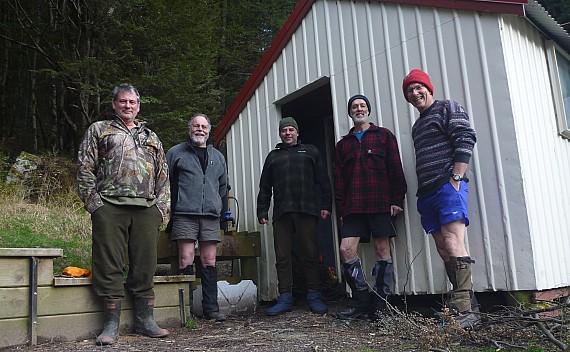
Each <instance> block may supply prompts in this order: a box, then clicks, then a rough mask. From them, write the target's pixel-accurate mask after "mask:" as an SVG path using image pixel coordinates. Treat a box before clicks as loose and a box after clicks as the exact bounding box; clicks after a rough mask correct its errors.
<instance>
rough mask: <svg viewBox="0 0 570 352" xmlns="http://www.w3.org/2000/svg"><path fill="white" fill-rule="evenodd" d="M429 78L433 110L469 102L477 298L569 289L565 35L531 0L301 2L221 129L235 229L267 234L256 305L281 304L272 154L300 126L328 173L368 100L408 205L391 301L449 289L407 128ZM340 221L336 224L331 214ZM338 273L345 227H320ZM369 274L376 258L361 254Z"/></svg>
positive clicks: (569, 59) (569, 71) (568, 47)
mask: <svg viewBox="0 0 570 352" xmlns="http://www.w3.org/2000/svg"><path fill="white" fill-rule="evenodd" d="M412 68H421V69H423V70H425V71H427V72H428V73H429V74H430V76H431V78H432V82H433V84H434V87H435V98H436V99H444V98H448V99H453V100H456V101H458V102H460V103H461V104H462V105H463V106H464V107H465V108H466V110H467V111H468V113H469V115H470V116H471V119H472V123H473V126H474V127H475V129H476V130H477V133H478V143H477V146H476V150H475V153H474V157H473V159H472V162H471V167H470V171H469V176H470V179H471V183H470V185H471V187H470V188H471V197H470V199H469V201H470V204H469V206H470V218H471V225H470V226H469V227H468V236H467V241H468V247H469V250H470V253H471V256H472V257H473V258H474V259H475V260H476V261H477V263H476V264H475V266H474V278H473V279H474V285H475V290H476V291H502V290H509V291H514V290H543V289H550V288H556V287H564V286H569V282H570V255H568V254H570V236H569V230H568V229H569V228H570V215H568V214H570V187H568V185H567V184H566V182H567V180H566V179H565V176H566V175H569V174H570V140H569V139H568V138H569V137H570V36H569V35H568V33H566V32H565V31H564V30H563V28H562V27H561V26H560V25H558V24H557V23H556V21H555V20H554V19H553V18H552V17H550V16H549V15H548V13H547V12H546V11H545V10H544V9H543V8H542V6H541V5H540V4H539V2H537V1H534V0H530V1H528V3H527V1H524V0H502V1H490V0H488V1H486V0H477V1H468V0H453V1H452V0H438V1H420V0H399V1H398V0H390V1H329V0H301V1H300V2H299V4H298V5H297V6H296V8H295V10H294V12H293V13H292V15H291V16H290V18H289V19H288V21H287V22H286V24H285V26H284V27H283V28H282V30H281V31H280V33H279V34H278V36H277V38H276V40H275V41H274V43H273V44H272V46H271V47H270V48H269V50H268V51H267V53H266V54H265V56H264V57H263V59H262V61H261V63H260V64H259V66H258V67H257V68H256V69H255V71H254V72H253V75H252V76H251V78H250V79H249V80H248V82H247V84H246V86H245V87H244V88H243V90H242V91H241V94H240V95H239V96H238V98H237V99H236V101H235V102H234V104H233V105H232V106H231V109H230V110H229V111H228V113H227V115H226V116H225V117H224V119H223V120H222V122H221V123H220V125H219V126H218V127H217V129H216V132H215V141H216V143H217V144H220V143H225V144H226V146H227V158H228V165H229V177H230V183H231V185H232V191H231V193H232V195H233V196H235V197H236V198H237V199H239V204H240V209H239V212H240V218H239V224H238V227H239V230H240V231H241V230H244V231H245V230H247V231H261V233H262V247H263V253H264V255H263V257H262V258H261V260H260V268H261V282H260V284H261V298H262V299H272V298H274V297H275V296H276V295H277V290H276V277H275V269H274V257H273V242H272V235H271V231H272V229H271V226H261V225H259V224H258V223H257V221H256V216H255V209H256V204H255V203H256V196H257V192H258V183H259V176H260V174H261V169H262V166H263V161H264V159H265V156H266V155H267V154H268V153H269V151H270V150H271V149H272V148H273V147H274V146H275V144H276V143H278V142H279V141H280V140H279V136H278V122H279V119H281V118H282V117H285V116H294V117H295V118H296V119H297V121H298V122H299V125H300V138H301V140H302V142H303V143H310V144H314V145H316V146H318V147H319V148H320V149H321V152H322V153H323V155H325V156H326V159H327V163H328V167H329V169H332V162H333V157H332V156H333V150H334V145H335V143H336V141H338V140H339V139H340V137H341V136H342V135H343V134H346V132H347V131H348V129H349V128H350V127H351V120H350V118H349V117H348V116H347V113H346V111H347V109H346V102H347V100H348V98H349V97H350V96H352V95H353V94H357V93H361V94H365V95H367V96H368V97H369V99H370V101H371V103H372V109H373V113H372V115H371V119H372V121H373V122H375V123H376V124H378V125H382V126H385V127H387V128H390V129H391V130H392V131H393V132H394V134H395V135H396V137H397V138H398V140H399V143H400V148H401V154H402V159H403V163H404V168H405V173H406V179H407V181H408V185H409V188H408V194H407V200H406V206H405V213H404V215H403V216H401V217H400V219H399V220H398V223H397V229H398V233H399V235H398V237H397V238H396V239H395V241H394V243H393V259H394V262H395V269H396V275H395V282H394V287H393V291H394V292H395V293H412V294H419V293H439V292H444V291H446V290H447V287H446V285H447V281H446V275H445V270H444V268H443V263H442V261H441V260H440V259H439V257H438V255H437V252H436V251H435V247H434V245H433V241H432V240H431V239H429V238H428V236H426V235H425V234H424V233H423V230H422V228H421V225H420V221H419V215H418V213H417V212H416V210H415V196H414V195H415V192H416V178H415V177H416V176H415V169H414V163H415V160H414V151H413V144H412V140H411V132H410V131H411V126H412V124H413V122H414V121H415V119H416V118H417V115H418V114H417V112H416V111H415V109H413V108H412V107H411V105H409V104H407V102H406V101H405V100H404V97H403V95H402V90H401V82H402V79H403V77H404V76H405V74H406V73H408V72H409V71H410V70H411V69H412ZM333 215H334V214H333ZM319 241H320V245H321V247H322V248H323V254H324V260H325V262H326V263H329V265H331V263H332V265H333V266H336V267H337V268H338V251H337V248H338V240H337V223H336V220H335V216H333V219H332V220H330V221H328V222H324V223H322V224H321V225H320V227H319ZM361 256H362V258H363V261H364V265H365V266H367V269H370V267H371V266H372V265H373V263H374V252H373V250H372V248H371V247H370V246H364V247H363V249H362V253H361Z"/></svg>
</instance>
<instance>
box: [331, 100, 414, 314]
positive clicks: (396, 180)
mask: <svg viewBox="0 0 570 352" xmlns="http://www.w3.org/2000/svg"><path fill="white" fill-rule="evenodd" d="M371 110H372V109H371V106H370V102H369V101H368V98H366V97H365V96H364V95H360V94H358V95H355V96H353V97H351V98H350V99H349V100H348V115H349V116H350V117H351V118H352V122H353V123H354V127H353V128H351V129H350V131H348V134H347V135H346V136H343V137H342V139H341V140H340V141H338V143H337V145H336V149H335V182H334V183H335V199H336V204H337V208H338V213H339V215H340V216H341V219H342V227H341V231H340V234H341V243H340V253H341V256H342V260H343V264H342V271H343V275H344V278H345V280H346V283H347V284H348V285H349V286H350V288H351V291H352V299H351V300H350V301H349V302H348V307H347V308H346V309H344V310H342V311H340V312H339V313H338V314H337V317H338V318H339V319H344V320H348V319H355V318H366V317H370V316H373V317H377V316H378V315H377V313H378V312H380V311H383V310H385V309H386V299H387V297H388V295H389V294H390V286H391V285H392V277H393V272H394V267H393V264H392V257H391V254H390V237H394V236H396V231H395V229H394V226H393V225H392V219H393V217H395V216H396V215H397V214H399V213H400V212H402V211H403V206H404V197H405V195H406V189H407V185H406V179H405V178H404V170H403V168H402V162H401V160H400V152H399V150H398V142H397V140H396V137H395V136H394V134H393V133H392V132H391V131H390V130H389V129H387V128H384V127H379V126H376V125H374V124H373V123H372V122H370V121H369V119H370V112H371ZM371 239H372V240H373V242H374V249H375V252H376V263H375V266H374V269H373V271H372V274H373V275H374V276H375V277H376V280H375V281H376V282H375V285H374V289H373V290H374V292H371V293H369V291H368V284H367V282H366V275H365V274H364V271H363V270H362V263H361V261H360V258H359V257H358V244H359V243H360V242H362V243H367V242H370V240H371Z"/></svg>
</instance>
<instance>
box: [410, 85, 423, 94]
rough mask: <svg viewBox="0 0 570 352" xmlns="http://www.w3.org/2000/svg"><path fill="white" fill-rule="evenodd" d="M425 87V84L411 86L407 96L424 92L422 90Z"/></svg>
mask: <svg viewBox="0 0 570 352" xmlns="http://www.w3.org/2000/svg"><path fill="white" fill-rule="evenodd" d="M424 87H425V86H424V85H423V84H419V83H418V84H416V85H415V86H409V87H408V88H407V89H406V94H410V93H413V92H415V91H416V90H422V88H424Z"/></svg>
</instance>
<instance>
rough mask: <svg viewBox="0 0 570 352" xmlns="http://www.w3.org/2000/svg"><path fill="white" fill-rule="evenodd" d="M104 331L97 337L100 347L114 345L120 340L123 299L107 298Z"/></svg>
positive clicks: (104, 310)
mask: <svg viewBox="0 0 570 352" xmlns="http://www.w3.org/2000/svg"><path fill="white" fill-rule="evenodd" d="M103 319H104V323H103V331H102V332H101V335H99V336H97V339H96V340H95V343H96V344H97V345H99V346H106V345H112V344H113V343H115V341H117V338H119V326H120V320H121V299H120V298H105V302H104V306H103Z"/></svg>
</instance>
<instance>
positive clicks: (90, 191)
mask: <svg viewBox="0 0 570 352" xmlns="http://www.w3.org/2000/svg"><path fill="white" fill-rule="evenodd" d="M136 123H137V127H135V128H133V129H132V130H130V131H129V129H128V128H127V126H126V125H125V124H124V123H123V121H122V120H121V119H120V118H119V117H118V116H116V115H115V119H114V120H108V121H98V122H95V123H93V124H92V125H91V126H90V127H89V128H88V130H87V132H86V133H85V136H84V137H83V141H82V143H81V146H80V147H79V153H78V159H79V160H78V164H79V167H78V172H77V183H78V191H79V197H80V198H81V200H82V201H83V203H84V204H85V209H86V210H87V211H88V212H89V213H93V212H94V211H95V210H97V209H98V208H99V207H101V206H102V205H103V202H102V200H101V197H102V196H103V197H104V198H105V197H126V198H135V199H136V198H140V201H141V202H138V203H144V201H145V200H146V201H149V202H150V204H153V203H154V204H156V206H157V207H158V209H159V210H160V212H161V213H162V217H163V219H165V218H166V215H167V213H168V209H169V208H170V185H169V183H168V166H167V163H166V156H165V154H164V150H163V148H162V143H161V142H160V140H159V139H158V136H157V135H156V134H155V133H154V132H152V131H151V130H150V129H149V128H148V127H146V122H144V121H137V122H136Z"/></svg>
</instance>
